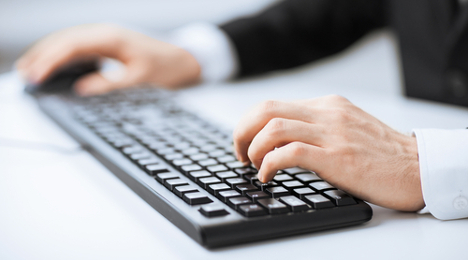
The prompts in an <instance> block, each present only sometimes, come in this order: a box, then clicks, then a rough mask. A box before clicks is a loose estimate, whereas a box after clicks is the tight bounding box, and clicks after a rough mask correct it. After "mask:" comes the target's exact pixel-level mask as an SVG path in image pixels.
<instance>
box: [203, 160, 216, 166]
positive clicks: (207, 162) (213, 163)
mask: <svg viewBox="0 0 468 260" xmlns="http://www.w3.org/2000/svg"><path fill="white" fill-rule="evenodd" d="M198 164H200V165H201V166H211V165H216V164H218V161H216V160H215V159H207V160H203V161H198Z"/></svg>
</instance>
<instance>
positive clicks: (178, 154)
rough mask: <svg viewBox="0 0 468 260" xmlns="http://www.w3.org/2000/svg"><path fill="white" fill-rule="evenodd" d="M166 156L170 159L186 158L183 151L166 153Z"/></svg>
mask: <svg viewBox="0 0 468 260" xmlns="http://www.w3.org/2000/svg"><path fill="white" fill-rule="evenodd" d="M164 158H165V159H166V160H168V161H172V160H178V159H182V158H184V155H183V154H181V153H171V154H166V155H164Z"/></svg>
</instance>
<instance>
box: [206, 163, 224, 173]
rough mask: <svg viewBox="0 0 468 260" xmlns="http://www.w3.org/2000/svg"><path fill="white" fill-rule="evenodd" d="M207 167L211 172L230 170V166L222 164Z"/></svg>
mask: <svg viewBox="0 0 468 260" xmlns="http://www.w3.org/2000/svg"><path fill="white" fill-rule="evenodd" d="M206 169H207V170H208V171H209V172H211V173H217V172H224V171H227V170H228V168H226V166H224V165H222V164H218V165H213V166H209V167H207V168H206Z"/></svg>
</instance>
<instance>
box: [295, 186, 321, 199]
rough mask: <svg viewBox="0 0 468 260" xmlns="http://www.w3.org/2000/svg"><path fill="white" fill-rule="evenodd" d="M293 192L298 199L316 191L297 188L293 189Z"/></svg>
mask: <svg viewBox="0 0 468 260" xmlns="http://www.w3.org/2000/svg"><path fill="white" fill-rule="evenodd" d="M293 193H294V194H295V195H296V196H298V197H299V198H300V199H304V197H305V196H306V195H310V194H315V193H316V192H315V191H314V190H312V189H311V188H299V189H294V190H293Z"/></svg>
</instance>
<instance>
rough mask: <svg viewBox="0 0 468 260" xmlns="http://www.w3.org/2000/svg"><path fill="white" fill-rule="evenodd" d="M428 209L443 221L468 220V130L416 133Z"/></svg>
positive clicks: (422, 183) (416, 130)
mask: <svg viewBox="0 0 468 260" xmlns="http://www.w3.org/2000/svg"><path fill="white" fill-rule="evenodd" d="M413 132H414V134H415V135H416V139H417V143H418V153H419V168H420V174H421V185H422V192H423V197H424V202H425V203H426V207H425V208H424V209H423V210H422V211H421V212H420V213H426V212H429V213H431V214H432V215H433V216H434V217H436V218H438V219H441V220H449V219H459V218H466V217H468V130H441V129H415V130H413Z"/></svg>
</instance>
